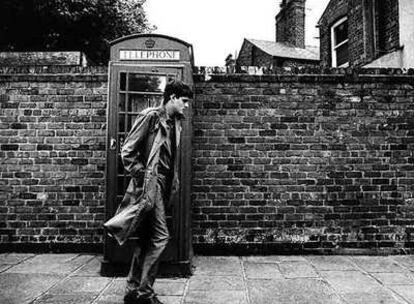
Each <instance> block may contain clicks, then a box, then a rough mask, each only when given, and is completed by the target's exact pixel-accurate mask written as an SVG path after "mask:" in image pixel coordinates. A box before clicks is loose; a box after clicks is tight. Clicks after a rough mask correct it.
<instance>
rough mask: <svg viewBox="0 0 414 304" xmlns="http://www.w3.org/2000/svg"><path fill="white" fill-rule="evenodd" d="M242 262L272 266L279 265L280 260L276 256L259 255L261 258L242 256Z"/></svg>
mask: <svg viewBox="0 0 414 304" xmlns="http://www.w3.org/2000/svg"><path fill="white" fill-rule="evenodd" d="M241 259H242V261H243V262H250V263H261V264H266V263H269V264H274V263H280V259H279V258H278V256H277V255H261V256H244V257H241Z"/></svg>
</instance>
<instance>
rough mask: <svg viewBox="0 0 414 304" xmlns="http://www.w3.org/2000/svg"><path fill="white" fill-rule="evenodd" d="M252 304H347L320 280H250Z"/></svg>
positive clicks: (249, 287)
mask: <svg viewBox="0 0 414 304" xmlns="http://www.w3.org/2000/svg"><path fill="white" fill-rule="evenodd" d="M247 284H248V289H249V295H250V303H251V304H275V303H277V304H345V302H344V301H343V300H342V299H341V298H340V297H339V296H338V295H336V294H335V292H334V290H333V289H332V288H331V287H330V286H329V285H328V284H327V283H326V282H324V281H322V280H320V279H293V280H248V282H247Z"/></svg>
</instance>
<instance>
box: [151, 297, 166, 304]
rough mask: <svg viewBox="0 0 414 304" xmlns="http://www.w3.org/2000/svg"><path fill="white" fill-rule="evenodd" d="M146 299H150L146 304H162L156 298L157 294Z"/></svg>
mask: <svg viewBox="0 0 414 304" xmlns="http://www.w3.org/2000/svg"><path fill="white" fill-rule="evenodd" d="M148 300H150V301H149V302H148V304H164V303H162V302H161V301H160V300H159V299H158V298H157V296H153V297H151V298H149V299H148Z"/></svg>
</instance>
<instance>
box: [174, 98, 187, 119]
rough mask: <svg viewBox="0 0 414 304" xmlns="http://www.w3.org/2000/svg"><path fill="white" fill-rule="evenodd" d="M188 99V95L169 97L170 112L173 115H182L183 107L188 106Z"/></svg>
mask: <svg viewBox="0 0 414 304" xmlns="http://www.w3.org/2000/svg"><path fill="white" fill-rule="evenodd" d="M189 102H190V99H189V98H188V97H179V98H177V97H175V96H172V97H171V106H172V112H173V114H175V115H184V109H185V108H188V107H189Z"/></svg>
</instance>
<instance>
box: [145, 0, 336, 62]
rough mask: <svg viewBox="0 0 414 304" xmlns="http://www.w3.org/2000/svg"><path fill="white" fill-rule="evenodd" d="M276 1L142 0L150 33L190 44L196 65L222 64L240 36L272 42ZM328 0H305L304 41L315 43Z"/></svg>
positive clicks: (232, 51)
mask: <svg viewBox="0 0 414 304" xmlns="http://www.w3.org/2000/svg"><path fill="white" fill-rule="evenodd" d="M280 2H281V1H280V0H256V1H253V0H172V1H171V0H146V3H145V6H144V8H145V10H146V13H147V18H148V20H149V22H150V23H151V24H153V25H155V26H156V27H157V30H156V31H154V33H158V34H164V35H169V36H173V37H176V38H179V39H181V40H184V41H186V42H188V43H190V44H192V45H193V49H194V60H195V65H197V66H223V65H224V59H225V58H226V57H227V55H228V54H233V57H234V55H235V54H236V52H237V53H238V51H239V50H240V48H241V45H242V43H243V39H244V38H252V39H260V40H270V41H275V16H276V14H277V13H278V12H279V5H280ZM328 2H329V0H307V2H306V12H305V14H306V19H305V31H306V34H305V40H306V41H305V43H306V44H307V45H319V40H318V39H315V37H318V36H319V32H318V30H317V28H316V27H315V26H316V23H317V21H318V20H319V18H320V16H321V15H322V13H323V11H324V9H325V8H326V5H327V4H328Z"/></svg>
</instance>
